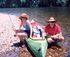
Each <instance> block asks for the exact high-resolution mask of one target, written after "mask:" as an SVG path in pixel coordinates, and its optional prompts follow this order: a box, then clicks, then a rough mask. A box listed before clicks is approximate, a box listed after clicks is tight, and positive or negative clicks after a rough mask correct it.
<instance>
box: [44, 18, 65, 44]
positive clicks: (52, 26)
mask: <svg viewBox="0 0 70 57" xmlns="http://www.w3.org/2000/svg"><path fill="white" fill-rule="evenodd" d="M47 22H48V25H46V26H45V32H46V36H47V40H48V42H49V43H52V42H56V43H57V42H60V41H62V40H64V37H63V36H62V32H61V27H60V26H59V25H58V23H57V21H56V20H55V19H54V17H50V19H49V20H47Z"/></svg>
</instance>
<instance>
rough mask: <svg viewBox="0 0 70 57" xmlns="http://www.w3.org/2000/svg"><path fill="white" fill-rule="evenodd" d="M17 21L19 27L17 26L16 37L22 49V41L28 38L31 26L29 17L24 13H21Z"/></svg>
mask: <svg viewBox="0 0 70 57" xmlns="http://www.w3.org/2000/svg"><path fill="white" fill-rule="evenodd" d="M19 20H20V26H19V29H18V30H16V35H17V36H18V37H19V39H20V46H21V47H22V45H23V42H24V39H26V38H30V34H31V25H30V22H29V15H27V14H26V13H22V14H21V15H20V16H19ZM21 27H22V29H21Z"/></svg>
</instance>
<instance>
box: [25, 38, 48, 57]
mask: <svg viewBox="0 0 70 57" xmlns="http://www.w3.org/2000/svg"><path fill="white" fill-rule="evenodd" d="M26 42H27V45H28V47H29V48H30V50H31V51H32V53H33V54H34V55H35V56H36V57H45V56H46V51H47V46H48V44H47V40H46V39H32V38H29V39H27V40H26Z"/></svg>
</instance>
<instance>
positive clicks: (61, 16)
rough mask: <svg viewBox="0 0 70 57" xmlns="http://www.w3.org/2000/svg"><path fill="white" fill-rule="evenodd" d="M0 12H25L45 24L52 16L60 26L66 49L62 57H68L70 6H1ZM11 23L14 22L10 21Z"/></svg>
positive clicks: (69, 55)
mask: <svg viewBox="0 0 70 57" xmlns="http://www.w3.org/2000/svg"><path fill="white" fill-rule="evenodd" d="M0 13H5V14H9V15H15V16H19V15H20V14H21V13H27V14H29V16H30V20H32V19H34V20H35V21H37V22H39V23H40V24H42V25H44V26H45V25H46V24H47V23H46V21H47V19H49V18H50V17H51V16H53V17H54V18H55V19H56V20H57V21H58V23H59V24H60V26H61V27H62V32H63V36H64V37H65V40H64V41H63V42H62V45H63V46H64V47H65V49H66V54H65V55H64V57H70V8H66V7H58V8H57V7H49V8H48V7H47V8H1V9H0ZM11 24H14V23H13V22H11Z"/></svg>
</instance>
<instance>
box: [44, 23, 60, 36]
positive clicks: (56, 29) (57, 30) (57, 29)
mask: <svg viewBox="0 0 70 57" xmlns="http://www.w3.org/2000/svg"><path fill="white" fill-rule="evenodd" d="M45 32H46V33H48V34H50V35H56V34H57V33H60V32H61V28H60V26H59V25H58V24H57V23H55V24H54V26H53V27H50V25H49V24H48V25H47V26H46V27H45Z"/></svg>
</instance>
